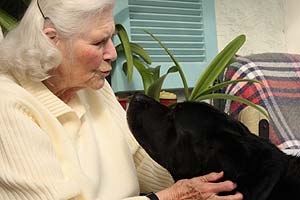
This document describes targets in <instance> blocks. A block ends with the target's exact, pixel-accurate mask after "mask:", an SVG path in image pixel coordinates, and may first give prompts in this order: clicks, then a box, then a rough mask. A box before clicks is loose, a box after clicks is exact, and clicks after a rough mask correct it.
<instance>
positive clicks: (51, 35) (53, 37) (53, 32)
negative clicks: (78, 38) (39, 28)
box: [43, 27, 58, 45]
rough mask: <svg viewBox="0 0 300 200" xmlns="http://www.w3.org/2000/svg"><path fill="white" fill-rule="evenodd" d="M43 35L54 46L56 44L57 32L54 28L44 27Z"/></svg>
mask: <svg viewBox="0 0 300 200" xmlns="http://www.w3.org/2000/svg"><path fill="white" fill-rule="evenodd" d="M43 32H44V33H45V35H47V36H48V38H49V39H50V40H51V41H52V42H53V43H54V44H55V45H56V44H57V42H58V36H57V31H56V29H55V28H54V27H46V28H44V31H43Z"/></svg>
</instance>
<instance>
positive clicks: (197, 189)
mask: <svg viewBox="0 0 300 200" xmlns="http://www.w3.org/2000/svg"><path fill="white" fill-rule="evenodd" d="M223 176H224V173H223V172H220V173H210V174H207V175H205V176H199V177H195V178H192V179H184V180H179V181H177V182H176V183H175V184H174V185H172V186H171V187H169V188H167V189H165V190H162V191H160V192H157V193H156V194H157V196H158V197H159V199H160V200H187V199H189V200H242V199H243V195H242V194H241V193H239V192H237V193H236V194H234V195H227V196H219V195H218V194H219V193H220V192H230V191H232V190H234V189H235V188H236V184H234V183H233V182H231V181H224V182H217V181H219V180H221V178H223Z"/></svg>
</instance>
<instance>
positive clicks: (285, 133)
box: [224, 53, 300, 149]
mask: <svg viewBox="0 0 300 200" xmlns="http://www.w3.org/2000/svg"><path fill="white" fill-rule="evenodd" d="M243 78H246V79H256V80H259V81H261V82H262V83H263V85H261V84H253V83H246V82H241V83H237V84H232V85H230V86H228V87H227V88H226V91H225V93H227V94H234V95H236V96H240V97H243V98H246V99H248V100H250V101H252V102H253V103H255V104H258V105H261V106H263V107H264V108H266V110H267V111H268V112H269V115H270V140H271V141H272V142H273V143H274V144H276V145H278V147H279V148H282V149H300V55H295V54H283V53H264V54H254V55H250V56H246V57H237V58H236V61H235V62H234V63H232V64H231V65H230V66H229V67H228V69H227V71H226V73H225V76H224V79H225V80H235V79H243ZM245 106H246V105H244V104H241V103H239V102H231V101H227V102H226V106H225V107H226V110H225V111H227V112H229V113H230V114H231V115H233V116H234V117H235V118H237V116H238V114H239V112H240V111H241V110H242V109H243V108H244V107H245Z"/></svg>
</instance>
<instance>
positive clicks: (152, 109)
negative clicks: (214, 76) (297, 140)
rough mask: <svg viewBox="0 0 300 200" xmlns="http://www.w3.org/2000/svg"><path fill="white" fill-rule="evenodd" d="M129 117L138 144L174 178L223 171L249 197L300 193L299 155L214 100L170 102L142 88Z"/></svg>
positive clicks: (273, 198)
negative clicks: (254, 130)
mask: <svg viewBox="0 0 300 200" xmlns="http://www.w3.org/2000/svg"><path fill="white" fill-rule="evenodd" d="M127 120H128V124H129V127H130V129H131V131H132V133H133V134H134V136H135V138H136V139H137V141H138V142H139V143H140V145H141V146H142V147H143V148H144V149H145V150H146V151H147V153H148V154H149V155H150V156H151V157H152V158H153V159H154V160H155V161H157V162H158V163H159V164H161V165H162V166H163V167H165V168H166V169H167V170H168V171H169V172H170V173H171V175H172V176H173V178H174V180H175V181H176V180H179V179H185V178H191V177H195V176H200V175H204V174H207V173H210V172H218V171H224V174H225V177H224V179H228V180H231V181H233V182H236V183H237V185H238V187H237V190H238V191H240V192H241V193H243V195H244V199H245V200H283V199H286V200H291V199H298V198H299V199H300V195H299V190H300V158H298V157H296V156H291V155H286V154H285V153H283V152H282V151H281V150H279V149H278V148H277V147H276V146H275V145H273V144H272V143H271V142H269V141H268V140H266V139H263V138H260V137H258V136H256V135H254V134H252V133H251V132H250V131H249V130H248V129H247V127H246V126H244V125H243V124H242V123H241V122H239V121H237V120H235V119H233V118H232V117H230V116H229V115H227V114H226V113H224V112H221V111H219V110H218V109H216V108H215V107H213V106H212V105H210V104H207V103H203V102H182V103H178V104H176V105H174V106H173V107H166V106H164V105H162V104H160V103H158V102H157V101H155V100H154V99H152V98H150V97H148V96H145V95H143V94H140V93H139V94H135V95H134V97H133V98H132V100H131V102H130V105H129V108H128V110H127Z"/></svg>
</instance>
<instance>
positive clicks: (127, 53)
mask: <svg viewBox="0 0 300 200" xmlns="http://www.w3.org/2000/svg"><path fill="white" fill-rule="evenodd" d="M116 30H118V37H119V39H120V41H121V44H122V46H123V49H124V53H125V57H126V60H127V73H126V74H127V81H128V83H130V82H131V80H132V74H133V56H132V51H131V47H130V42H129V38H128V35H127V32H126V30H125V28H124V27H123V26H122V25H121V24H116Z"/></svg>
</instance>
